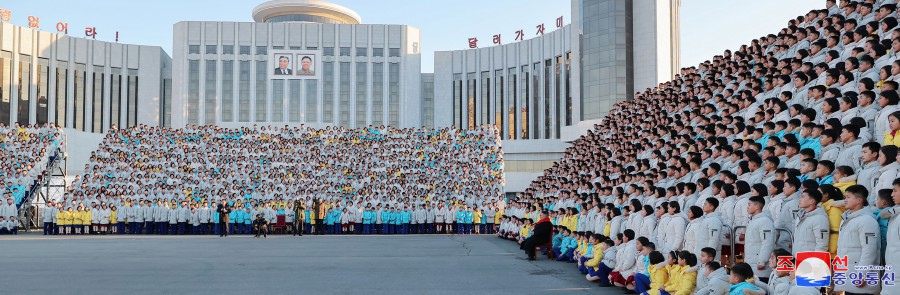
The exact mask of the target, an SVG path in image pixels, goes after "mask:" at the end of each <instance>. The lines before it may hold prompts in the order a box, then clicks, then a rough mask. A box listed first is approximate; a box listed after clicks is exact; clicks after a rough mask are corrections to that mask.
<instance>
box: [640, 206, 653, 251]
mask: <svg viewBox="0 0 900 295" xmlns="http://www.w3.org/2000/svg"><path fill="white" fill-rule="evenodd" d="M653 212H655V211H654V210H653V207H652V206H650V205H644V210H641V215H642V216H643V218H641V227H640V230H639V231H638V233H637V236H638V237H646V238H647V239H648V240H650V241H651V242H653V243H656V241H655V240H656V221H657V220H656V215H655V214H653Z"/></svg>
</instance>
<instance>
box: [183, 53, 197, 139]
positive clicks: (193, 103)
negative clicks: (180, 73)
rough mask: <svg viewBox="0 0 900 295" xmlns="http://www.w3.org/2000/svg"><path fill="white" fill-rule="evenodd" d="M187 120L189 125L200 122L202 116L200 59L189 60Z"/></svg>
mask: <svg viewBox="0 0 900 295" xmlns="http://www.w3.org/2000/svg"><path fill="white" fill-rule="evenodd" d="M185 116H187V118H185V122H186V123H187V124H189V125H197V124H199V123H200V122H199V117H200V61H199V60H189V61H188V97H187V113H186V114H185Z"/></svg>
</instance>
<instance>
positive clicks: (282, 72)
mask: <svg viewBox="0 0 900 295" xmlns="http://www.w3.org/2000/svg"><path fill="white" fill-rule="evenodd" d="M273 57H274V59H275V63H274V64H275V69H274V70H273V71H272V75H275V76H291V75H293V74H294V69H293V68H294V67H293V64H294V54H293V53H284V52H277V53H275V54H274V56H273Z"/></svg>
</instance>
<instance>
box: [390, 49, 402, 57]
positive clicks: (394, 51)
mask: <svg viewBox="0 0 900 295" xmlns="http://www.w3.org/2000/svg"><path fill="white" fill-rule="evenodd" d="M388 54H390V57H400V48H391V49H388Z"/></svg>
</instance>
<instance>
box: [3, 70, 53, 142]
mask: <svg viewBox="0 0 900 295" xmlns="http://www.w3.org/2000/svg"><path fill="white" fill-rule="evenodd" d="M66 68H68V63H66V62H64V61H60V62H57V63H56V126H60V127H66V126H67V125H66V101H67V98H68V97H67V96H66V92H67V91H66V89H67V88H66V87H67V86H68V84H67V83H66V82H67V81H66V80H67V76H68V75H66ZM4 73H6V72H5V71H4V72H0V76H4ZM0 85H6V84H0ZM0 95H2V92H0ZM4 97H5V96H4ZM3 101H6V102H8V101H9V100H8V98H7V99H4V100H3ZM2 106H3V103H2V102H0V108H2ZM8 107H9V106H8V105H7V108H8ZM0 112H2V111H0ZM0 115H2V114H0ZM4 122H5V121H4Z"/></svg>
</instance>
